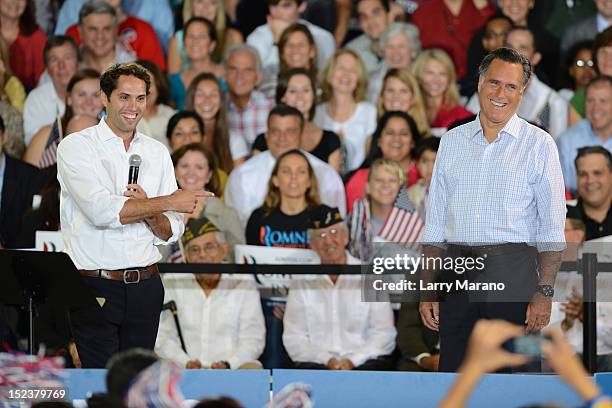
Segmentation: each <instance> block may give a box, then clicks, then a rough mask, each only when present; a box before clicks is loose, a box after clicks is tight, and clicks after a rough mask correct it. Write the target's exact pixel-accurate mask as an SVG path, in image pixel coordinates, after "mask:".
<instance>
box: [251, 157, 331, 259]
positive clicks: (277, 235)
mask: <svg viewBox="0 0 612 408" xmlns="http://www.w3.org/2000/svg"><path fill="white" fill-rule="evenodd" d="M320 203H321V200H320V198H319V189H318V186H317V178H316V176H315V174H314V171H313V169H312V167H311V166H310V163H309V162H308V159H307V158H306V156H305V155H304V153H302V152H301V151H299V150H290V151H288V152H286V153H284V154H282V155H281V156H280V157H279V158H278V160H277V161H276V164H275V165H274V169H273V170H272V175H271V177H270V181H269V183H268V194H267V195H266V198H265V200H264V203H263V205H262V206H261V207H259V208H257V209H256V210H255V211H253V213H252V214H251V217H250V218H249V221H248V223H247V228H246V240H247V244H249V245H262V246H284V247H292V248H308V233H307V230H308V221H309V218H310V212H311V211H312V209H313V208H316V207H318V206H319V205H320Z"/></svg>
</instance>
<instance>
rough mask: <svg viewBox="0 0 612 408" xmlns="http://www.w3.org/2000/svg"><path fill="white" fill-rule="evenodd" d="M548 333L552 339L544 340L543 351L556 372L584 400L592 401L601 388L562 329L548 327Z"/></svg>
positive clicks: (599, 393) (598, 394)
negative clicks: (592, 378)
mask: <svg viewBox="0 0 612 408" xmlns="http://www.w3.org/2000/svg"><path fill="white" fill-rule="evenodd" d="M546 334H548V335H550V339H551V340H550V341H549V340H543V344H542V353H543V355H544V356H545V357H546V360H548V364H549V365H550V367H551V368H552V369H553V370H554V372H555V373H556V374H558V375H559V376H560V377H561V379H563V381H565V382H566V383H567V385H569V386H570V387H572V388H573V389H574V390H575V391H576V392H577V393H578V395H580V398H582V400H583V401H592V400H594V399H595V398H597V397H598V396H600V395H601V390H600V389H599V387H597V385H596V384H595V383H594V382H593V381H592V380H591V378H589V373H588V372H587V371H586V370H585V368H584V366H583V365H582V362H581V361H580V359H579V358H578V356H577V355H576V352H575V351H574V349H573V348H572V346H571V345H570V344H569V343H568V342H567V340H566V339H565V337H564V336H563V333H562V332H561V330H559V329H556V328H555V329H552V328H551V329H547V330H546ZM606 406H607V405H606Z"/></svg>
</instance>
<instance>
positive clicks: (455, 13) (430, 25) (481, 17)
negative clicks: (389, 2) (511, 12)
mask: <svg viewBox="0 0 612 408" xmlns="http://www.w3.org/2000/svg"><path fill="white" fill-rule="evenodd" d="M493 13H495V7H494V6H493V5H492V4H491V3H490V2H489V1H488V0H430V1H428V2H426V3H423V4H422V5H420V6H419V8H418V9H417V10H416V11H415V12H414V14H413V15H412V22H413V23H414V24H415V25H416V26H417V27H418V28H419V33H420V37H421V44H422V46H423V48H433V47H436V48H442V49H443V50H444V51H446V52H447V53H448V54H449V55H450V56H451V58H452V59H453V63H454V64H455V70H456V72H457V78H458V79H461V78H462V77H463V75H465V68H466V63H467V50H468V47H469V46H470V41H471V40H472V37H473V36H474V34H475V33H476V31H478V30H479V29H480V28H481V27H482V26H483V25H484V24H485V23H486V21H487V19H488V18H489V17H490V16H491V15H493Z"/></svg>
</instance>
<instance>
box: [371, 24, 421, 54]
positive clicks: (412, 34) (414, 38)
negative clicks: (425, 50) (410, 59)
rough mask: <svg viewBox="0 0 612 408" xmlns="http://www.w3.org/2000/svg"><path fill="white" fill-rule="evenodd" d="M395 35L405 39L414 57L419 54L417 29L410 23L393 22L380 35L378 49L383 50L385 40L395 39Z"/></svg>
mask: <svg viewBox="0 0 612 408" xmlns="http://www.w3.org/2000/svg"><path fill="white" fill-rule="evenodd" d="M396 35H403V36H404V37H406V39H407V40H408V42H409V43H410V46H411V47H412V51H413V52H414V55H416V54H418V53H419V52H421V40H420V38H419V29H418V28H417V26H415V25H414V24H410V23H401V22H395V23H391V24H390V25H389V26H388V27H387V28H386V29H385V31H383V33H382V34H381V35H380V38H379V40H378V41H379V44H380V48H385V44H386V43H387V40H389V38H391V37H395V36H396Z"/></svg>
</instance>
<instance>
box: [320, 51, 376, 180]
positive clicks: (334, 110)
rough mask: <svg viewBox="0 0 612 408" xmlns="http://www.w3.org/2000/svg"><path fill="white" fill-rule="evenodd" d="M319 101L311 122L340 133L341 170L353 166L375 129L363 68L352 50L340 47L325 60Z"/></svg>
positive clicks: (372, 109)
mask: <svg viewBox="0 0 612 408" xmlns="http://www.w3.org/2000/svg"><path fill="white" fill-rule="evenodd" d="M319 82H320V84H321V89H322V92H323V93H322V96H321V101H322V103H321V104H319V105H318V106H317V109H316V114H315V123H316V124H317V125H318V126H319V127H321V128H323V129H326V130H331V131H333V132H335V133H337V134H338V136H340V138H341V140H342V143H343V146H344V148H345V150H346V154H345V157H344V159H345V163H344V166H343V169H342V172H343V173H344V172H346V171H350V170H355V169H356V168H357V167H359V165H360V164H361V163H362V162H363V159H364V158H365V156H366V141H367V138H368V136H369V135H371V134H372V132H374V130H375V129H376V108H375V107H374V105H372V104H371V103H369V102H365V98H366V92H367V89H368V79H367V76H366V70H365V67H364V65H363V62H361V59H360V58H359V56H358V55H357V54H356V53H355V52H354V51H352V50H349V49H340V50H338V51H336V52H335V53H334V55H333V56H332V58H331V59H330V60H329V61H327V63H326V64H325V68H323V71H321V73H320V75H319Z"/></svg>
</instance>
